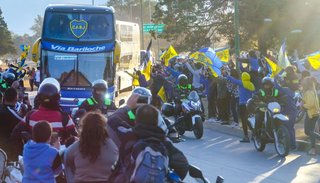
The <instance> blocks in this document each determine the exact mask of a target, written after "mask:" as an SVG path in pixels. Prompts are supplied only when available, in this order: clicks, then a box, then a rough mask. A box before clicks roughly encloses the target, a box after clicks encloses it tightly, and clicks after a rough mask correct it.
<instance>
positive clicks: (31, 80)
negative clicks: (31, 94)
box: [29, 79, 34, 91]
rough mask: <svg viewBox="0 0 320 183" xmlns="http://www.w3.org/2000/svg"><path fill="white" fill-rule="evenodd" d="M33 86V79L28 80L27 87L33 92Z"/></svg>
mask: <svg viewBox="0 0 320 183" xmlns="http://www.w3.org/2000/svg"><path fill="white" fill-rule="evenodd" d="M33 84H34V79H29V85H30V88H31V91H33Z"/></svg>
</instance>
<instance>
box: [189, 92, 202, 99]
mask: <svg viewBox="0 0 320 183" xmlns="http://www.w3.org/2000/svg"><path fill="white" fill-rule="evenodd" d="M188 100H190V101H192V102H197V101H199V100H200V97H199V95H198V93H197V92H196V91H192V92H191V93H190V94H189V96H188Z"/></svg>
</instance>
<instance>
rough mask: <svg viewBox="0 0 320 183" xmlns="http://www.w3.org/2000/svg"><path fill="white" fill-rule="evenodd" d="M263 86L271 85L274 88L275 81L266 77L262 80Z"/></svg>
mask: <svg viewBox="0 0 320 183" xmlns="http://www.w3.org/2000/svg"><path fill="white" fill-rule="evenodd" d="M262 85H269V86H272V87H273V86H274V80H273V79H272V78H270V77H264V78H263V79H262Z"/></svg>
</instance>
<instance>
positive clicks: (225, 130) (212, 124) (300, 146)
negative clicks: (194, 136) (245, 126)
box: [204, 121, 320, 154]
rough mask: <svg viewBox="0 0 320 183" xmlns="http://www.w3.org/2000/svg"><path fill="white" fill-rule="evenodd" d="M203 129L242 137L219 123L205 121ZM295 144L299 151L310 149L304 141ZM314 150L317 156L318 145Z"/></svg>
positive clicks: (319, 150) (237, 132) (240, 132)
mask: <svg viewBox="0 0 320 183" xmlns="http://www.w3.org/2000/svg"><path fill="white" fill-rule="evenodd" d="M204 127H205V128H206V129H210V130H214V131H217V132H220V133H224V134H227V135H231V136H234V137H239V138H242V137H243V131H242V129H241V128H240V129H237V128H232V127H230V126H229V125H221V124H220V123H215V122H208V121H205V122H204ZM249 136H251V131H250V130H249ZM296 142H297V147H298V150H299V151H308V150H309V149H310V146H311V145H310V142H308V141H305V140H298V139H297V140H296ZM316 149H317V152H318V154H319V152H320V144H319V143H318V144H316Z"/></svg>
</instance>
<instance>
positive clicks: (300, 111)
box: [294, 91, 306, 123]
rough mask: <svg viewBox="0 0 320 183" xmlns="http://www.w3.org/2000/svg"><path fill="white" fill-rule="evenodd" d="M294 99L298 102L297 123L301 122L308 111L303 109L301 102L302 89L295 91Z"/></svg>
mask: <svg viewBox="0 0 320 183" xmlns="http://www.w3.org/2000/svg"><path fill="white" fill-rule="evenodd" d="M294 101H295V103H296V107H297V109H298V114H297V118H296V123H299V122H300V121H301V120H302V119H303V118H304V117H305V115H306V111H305V110H304V109H303V107H302V106H301V102H302V95H301V92H300V91H297V92H295V95H294Z"/></svg>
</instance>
